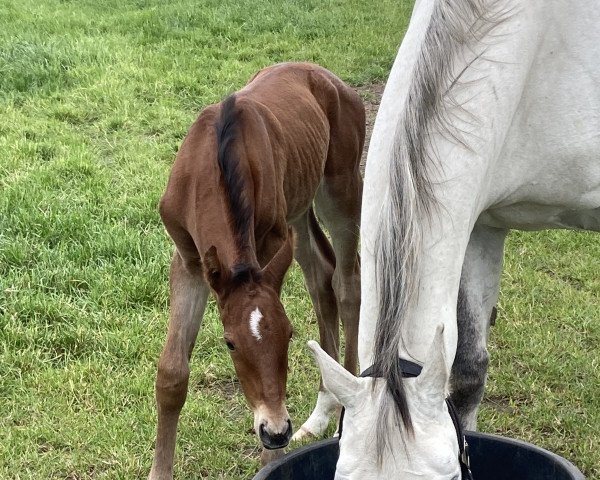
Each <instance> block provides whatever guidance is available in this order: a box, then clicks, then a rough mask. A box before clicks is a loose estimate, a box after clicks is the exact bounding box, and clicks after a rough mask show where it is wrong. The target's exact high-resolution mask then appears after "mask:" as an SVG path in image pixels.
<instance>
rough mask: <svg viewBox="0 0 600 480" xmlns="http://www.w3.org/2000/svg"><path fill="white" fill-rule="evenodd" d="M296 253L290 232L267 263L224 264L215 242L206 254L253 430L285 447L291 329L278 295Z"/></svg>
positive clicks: (268, 444)
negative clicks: (286, 396) (225, 265)
mask: <svg viewBox="0 0 600 480" xmlns="http://www.w3.org/2000/svg"><path fill="white" fill-rule="evenodd" d="M292 258H293V238H292V235H289V236H288V239H287V240H286V241H285V242H284V243H283V245H282V246H281V248H280V249H279V251H278V252H277V253H276V254H275V256H274V257H273V258H272V259H271V261H270V262H269V263H268V264H267V265H266V266H265V267H264V268H263V269H260V268H259V267H258V266H256V265H247V264H238V265H235V266H234V267H232V268H229V269H226V268H223V267H222V265H221V264H220V262H219V259H218V256H217V252H216V249H215V248H214V247H212V248H211V249H210V250H209V251H208V252H207V254H206V256H205V265H206V273H207V277H208V280H209V283H210V284H211V287H212V288H213V290H214V291H215V293H216V294H217V303H218V305H219V311H220V314H221V321H222V322H223V327H224V335H223V337H224V340H225V344H226V346H227V348H228V349H229V353H230V354H231V358H232V359H233V364H234V366H235V370H236V373H237V376H238V378H239V380H240V383H241V385H242V389H243V391H244V395H245V396H246V400H247V401H248V403H249V404H250V407H251V408H252V410H253V412H254V430H255V432H256V434H257V435H258V436H259V438H260V440H261V442H262V444H263V445H264V447H265V448H267V449H276V448H283V447H285V446H286V445H287V444H288V442H289V440H290V437H291V435H292V422H291V421H290V417H289V415H288V412H287V409H286V407H285V390H286V381H287V368H288V346H289V342H290V339H291V337H292V331H293V330H292V325H291V324H290V321H289V320H288V317H287V315H286V313H285V311H284V309H283V305H282V304H281V301H280V298H279V295H280V293H281V286H282V284H283V279H284V277H285V273H286V272H287V270H288V268H289V266H290V264H291V262H292Z"/></svg>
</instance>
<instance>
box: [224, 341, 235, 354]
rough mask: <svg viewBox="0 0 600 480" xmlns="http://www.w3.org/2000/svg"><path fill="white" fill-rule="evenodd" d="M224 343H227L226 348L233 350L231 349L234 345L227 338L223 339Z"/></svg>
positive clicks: (233, 348)
mask: <svg viewBox="0 0 600 480" xmlns="http://www.w3.org/2000/svg"><path fill="white" fill-rule="evenodd" d="M225 345H227V348H228V349H229V350H230V351H232V352H233V351H234V350H235V345H234V344H233V343H232V342H230V341H229V340H225Z"/></svg>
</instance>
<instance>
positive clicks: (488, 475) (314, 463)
mask: <svg viewBox="0 0 600 480" xmlns="http://www.w3.org/2000/svg"><path fill="white" fill-rule="evenodd" d="M467 441H468V442H469V449H470V452H471V468H472V471H473V477H474V478H475V480H584V479H585V477H584V476H583V474H582V473H581V472H580V471H579V470H578V469H577V468H576V467H575V466H574V465H573V464H571V463H570V462H568V461H567V460H565V459H564V458H562V457H559V456H558V455H555V454H554V453H551V452H548V451H547V450H544V449H543V448H539V447H536V446H535V445H531V444H529V443H525V442H521V441H518V440H512V439H510V438H505V437H499V436H496V435H488V434H485V433H474V432H473V433H471V432H469V433H467ZM338 453H339V451H338V440H337V438H332V439H329V440H323V441H320V442H316V443H313V444H311V445H308V446H306V447H302V448H299V449H297V450H294V451H292V452H290V453H288V454H287V455H285V456H284V457H282V458H280V459H279V460H276V461H274V462H273V463H271V464H269V465H267V466H266V467H265V468H263V469H262V470H261V471H260V472H258V474H256V476H255V477H254V479H253V480H333V477H334V473H335V464H336V462H337V458H338Z"/></svg>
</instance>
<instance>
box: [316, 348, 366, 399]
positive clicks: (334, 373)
mask: <svg viewBox="0 0 600 480" xmlns="http://www.w3.org/2000/svg"><path fill="white" fill-rule="evenodd" d="M307 345H308V348H310V350H311V351H312V353H313V356H314V357H315V360H316V361H317V364H318V365H319V370H321V378H322V379H323V385H324V386H325V388H326V389H327V390H329V391H330V392H331V393H332V394H333V396H334V397H335V398H337V399H338V401H339V402H340V403H341V404H342V405H343V406H344V407H346V408H348V407H352V405H353V404H354V402H355V401H356V392H357V390H358V387H359V386H360V383H359V380H358V378H356V377H355V376H354V375H352V374H351V373H350V372H349V371H348V370H346V369H345V368H344V367H342V366H341V365H340V364H339V363H338V362H336V361H335V360H334V359H333V358H331V357H330V356H329V355H327V353H325V351H324V350H323V349H322V348H321V347H320V346H319V344H318V343H317V342H315V341H314V340H309V341H308V344H307Z"/></svg>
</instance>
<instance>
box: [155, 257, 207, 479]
mask: <svg viewBox="0 0 600 480" xmlns="http://www.w3.org/2000/svg"><path fill="white" fill-rule="evenodd" d="M170 289H171V293H170V301H171V313H170V319H169V327H168V332H167V340H166V342H165V345H164V348H163V351H162V353H161V355H160V360H159V363H158V373H157V375H156V401H157V406H158V428H157V433H156V449H155V452H154V461H153V463H152V470H151V471H150V476H149V480H171V479H172V478H173V457H174V454H175V437H176V433H177V422H178V420H179V413H180V412H181V408H182V407H183V404H184V403H185V399H186V396H187V386H188V379H189V374H190V371H189V359H190V356H191V354H192V349H193V347H194V343H195V341H196V335H197V334H198V329H199V327H200V321H201V319H202V315H203V313H204V309H205V307H206V300H207V297H208V293H209V288H208V286H207V284H206V282H205V281H204V278H203V276H202V271H201V266H200V262H199V260H198V259H197V258H195V259H191V260H184V259H183V258H182V257H181V255H180V254H179V252H177V251H176V252H175V255H174V256H173V260H172V262H171V273H170Z"/></svg>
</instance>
